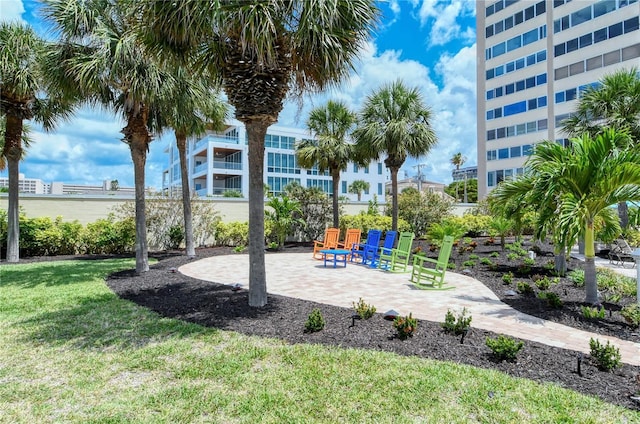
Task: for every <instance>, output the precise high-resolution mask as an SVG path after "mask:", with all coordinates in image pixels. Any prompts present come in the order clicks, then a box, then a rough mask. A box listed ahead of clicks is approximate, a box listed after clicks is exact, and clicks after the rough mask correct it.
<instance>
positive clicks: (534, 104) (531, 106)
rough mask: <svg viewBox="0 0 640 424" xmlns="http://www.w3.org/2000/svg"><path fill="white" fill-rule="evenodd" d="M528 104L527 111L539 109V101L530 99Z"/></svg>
mask: <svg viewBox="0 0 640 424" xmlns="http://www.w3.org/2000/svg"><path fill="white" fill-rule="evenodd" d="M527 103H528V106H527V110H534V109H537V107H538V101H537V99H529V100H527Z"/></svg>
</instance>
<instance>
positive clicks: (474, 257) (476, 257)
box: [469, 253, 479, 259]
mask: <svg viewBox="0 0 640 424" xmlns="http://www.w3.org/2000/svg"><path fill="white" fill-rule="evenodd" d="M478 258H479V256H478V255H476V254H475V253H472V254H471V255H469V259H478Z"/></svg>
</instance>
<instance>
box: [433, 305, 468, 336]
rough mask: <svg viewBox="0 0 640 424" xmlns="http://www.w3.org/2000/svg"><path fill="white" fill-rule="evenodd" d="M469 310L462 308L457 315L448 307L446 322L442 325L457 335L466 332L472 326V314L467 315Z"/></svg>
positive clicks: (448, 331) (447, 330)
mask: <svg viewBox="0 0 640 424" xmlns="http://www.w3.org/2000/svg"><path fill="white" fill-rule="evenodd" d="M467 312H468V311H467V308H462V312H461V313H459V314H458V316H457V317H456V316H455V315H454V314H453V312H451V310H450V309H447V313H446V315H445V316H444V322H443V323H442V324H440V325H441V326H442V328H443V329H444V331H445V332H446V333H453V334H456V335H460V334H462V333H466V332H467V331H468V330H469V328H471V316H466V315H467Z"/></svg>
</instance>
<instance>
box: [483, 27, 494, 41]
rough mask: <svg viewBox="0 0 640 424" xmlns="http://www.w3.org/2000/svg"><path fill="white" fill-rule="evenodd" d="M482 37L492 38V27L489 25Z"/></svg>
mask: <svg viewBox="0 0 640 424" xmlns="http://www.w3.org/2000/svg"><path fill="white" fill-rule="evenodd" d="M484 36H485V37H486V38H489V37H491V36H493V25H489V26H488V27H486V28H485V29H484Z"/></svg>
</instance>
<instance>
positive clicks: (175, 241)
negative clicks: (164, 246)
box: [169, 225, 184, 249]
mask: <svg viewBox="0 0 640 424" xmlns="http://www.w3.org/2000/svg"><path fill="white" fill-rule="evenodd" d="M182 240H184V231H182V227H181V226H179V225H174V226H173V227H171V228H169V247H170V248H171V249H178V248H179V247H180V243H182Z"/></svg>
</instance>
